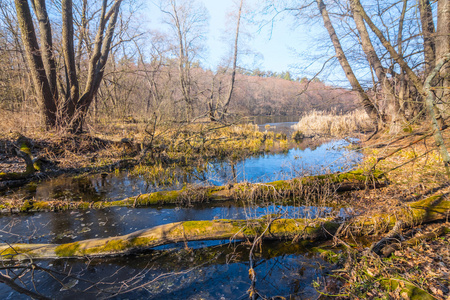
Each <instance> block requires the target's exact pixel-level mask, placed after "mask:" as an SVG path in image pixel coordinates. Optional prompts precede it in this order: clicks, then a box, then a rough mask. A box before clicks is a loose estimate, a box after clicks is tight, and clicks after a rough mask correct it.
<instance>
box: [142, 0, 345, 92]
mask: <svg viewBox="0 0 450 300" xmlns="http://www.w3.org/2000/svg"><path fill="white" fill-rule="evenodd" d="M155 1H157V0H155ZM198 1H199V2H202V3H203V4H204V6H205V7H206V9H207V10H208V12H209V16H210V18H209V31H208V35H207V51H206V52H205V54H204V55H203V59H202V64H203V65H204V66H206V67H208V68H211V69H214V68H215V67H217V66H218V65H219V64H220V62H221V61H222V60H223V59H224V57H226V56H227V54H228V55H229V54H230V53H231V52H230V51H231V50H230V49H231V48H232V43H233V41H232V38H233V35H234V29H235V26H236V24H235V19H233V18H230V17H227V15H229V14H230V12H233V11H234V13H236V12H237V4H238V3H237V1H238V0H198ZM262 2H264V1H261V0H245V3H246V7H247V13H246V14H245V16H244V17H245V18H247V19H248V18H252V12H256V11H257V10H258V9H261V3H262ZM155 3H157V2H154V3H153V4H150V6H149V10H150V11H151V12H150V15H151V19H152V22H151V25H150V26H151V27H153V28H155V27H158V26H161V25H160V24H161V23H160V20H161V19H162V18H163V16H162V14H161V13H160V11H159V8H158V6H157V5H156V4H155ZM256 18H257V20H253V22H251V23H249V22H246V21H244V23H243V28H242V34H241V36H240V42H241V43H240V52H241V53H240V57H239V61H238V65H239V66H241V67H244V68H247V69H255V68H259V69H261V70H265V71H273V72H278V73H279V72H283V71H290V72H291V74H293V75H294V76H299V77H303V76H307V77H309V78H311V77H312V75H313V74H315V73H316V72H317V71H318V70H319V69H320V68H321V67H322V64H321V63H313V64H312V65H311V66H308V65H309V64H310V63H311V59H309V58H307V57H306V56H307V55H311V54H314V53H315V52H316V51H315V50H314V49H315V48H314V45H315V44H316V43H317V38H318V37H325V38H327V39H329V38H328V37H327V36H326V35H323V32H324V29H323V27H322V26H320V24H317V25H316V26H314V27H311V26H305V27H300V28H294V26H293V25H295V24H293V23H295V22H296V20H295V19H293V18H292V17H288V16H287V15H286V14H285V15H283V14H281V15H280V16H279V17H278V18H277V19H276V20H275V22H273V23H271V22H270V21H269V20H270V18H268V17H266V18H265V23H264V22H261V20H262V18H263V17H261V15H260V14H259V15H258V16H257V17H256ZM263 24H265V25H263ZM226 30H228V32H227V34H224V31H226ZM224 35H226V36H228V42H227V43H226V42H224ZM244 52H245V53H246V54H245V53H244ZM328 52H329V53H330V56H332V55H333V54H334V53H333V51H331V52H330V51H328ZM327 58H328V57H327ZM308 59H309V60H308ZM324 60H326V58H325V59H323V60H322V61H324ZM307 66H308V68H307V69H306V70H305V68H306V67H307ZM336 69H337V68H336ZM339 72H340V70H336V72H334V74H333V75H331V76H326V75H322V76H319V77H326V78H325V80H327V81H333V80H338V81H339V80H341V79H342V77H341V76H340V74H339ZM321 79H324V78H321ZM344 84H345V83H344Z"/></svg>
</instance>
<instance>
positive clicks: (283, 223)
mask: <svg viewBox="0 0 450 300" xmlns="http://www.w3.org/2000/svg"><path fill="white" fill-rule="evenodd" d="M449 212H450V201H449V200H448V199H447V198H446V197H445V196H442V195H440V196H433V197H430V198H427V199H424V200H421V201H417V202H413V203H410V204H409V205H406V206H405V207H403V208H402V209H401V210H399V211H397V212H396V213H395V214H392V215H390V214H379V215H375V216H359V217H356V218H354V219H353V220H350V221H342V220H339V219H331V218H320V219H281V218H279V217H280V216H276V217H274V216H268V217H265V218H261V219H256V220H212V221H185V222H176V223H170V224H165V225H161V226H157V227H154V228H151V229H144V230H140V231H136V232H133V233H130V234H127V235H123V236H115V237H109V238H95V239H89V240H83V241H78V242H73V243H67V244H61V245H56V244H1V245H0V255H1V259H2V260H10V259H15V260H21V259H29V258H34V259H36V258H63V257H65V258H69V257H96V256H101V257H104V256H116V255H125V254H130V253H134V252H139V251H144V250H146V249H150V248H153V247H156V246H161V245H167V244H171V243H177V242H189V241H199V240H222V239H233V240H236V239H237V240H246V239H248V240H253V239H255V238H257V237H258V238H262V239H285V240H294V241H297V240H305V239H307V240H320V239H327V238H331V237H333V235H334V233H336V231H337V230H338V228H339V227H340V226H341V225H342V224H344V222H346V223H348V224H346V225H348V226H347V230H350V231H351V232H352V234H355V235H356V234H357V235H363V234H369V233H379V232H381V231H383V230H384V231H385V230H389V229H392V228H393V227H394V225H395V224H396V223H397V222H398V221H401V222H402V223H403V224H404V226H405V227H409V226H413V225H416V224H420V223H428V222H433V221H436V220H442V219H446V218H448V216H449Z"/></svg>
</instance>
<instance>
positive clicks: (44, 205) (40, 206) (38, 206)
mask: <svg viewBox="0 0 450 300" xmlns="http://www.w3.org/2000/svg"><path fill="white" fill-rule="evenodd" d="M33 209H35V210H50V209H51V205H50V204H49V203H48V202H45V201H38V202H35V203H34V204H33Z"/></svg>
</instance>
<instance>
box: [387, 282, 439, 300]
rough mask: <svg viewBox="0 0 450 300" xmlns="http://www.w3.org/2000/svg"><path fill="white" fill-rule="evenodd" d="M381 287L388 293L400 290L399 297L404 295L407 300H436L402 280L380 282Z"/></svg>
mask: <svg viewBox="0 0 450 300" xmlns="http://www.w3.org/2000/svg"><path fill="white" fill-rule="evenodd" d="M381 285H382V286H383V287H384V288H385V289H386V290H388V291H394V290H396V289H400V293H399V294H400V295H404V294H405V293H406V294H407V295H408V297H407V299H411V300H435V299H436V298H435V297H433V296H432V295H430V294H429V293H427V292H426V291H425V290H423V289H421V288H419V287H417V286H415V285H414V284H412V283H410V282H409V281H406V280H404V279H402V278H390V279H383V280H381Z"/></svg>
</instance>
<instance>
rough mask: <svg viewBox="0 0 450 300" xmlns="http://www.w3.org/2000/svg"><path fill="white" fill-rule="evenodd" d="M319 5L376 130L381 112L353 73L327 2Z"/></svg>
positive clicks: (338, 53)
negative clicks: (332, 21)
mask: <svg viewBox="0 0 450 300" xmlns="http://www.w3.org/2000/svg"><path fill="white" fill-rule="evenodd" d="M316 2H317V6H318V7H319V11H320V13H321V15H322V18H323V22H324V24H325V28H326V29H327V31H328V34H329V35H330V39H331V41H332V43H333V46H334V49H335V51H336V57H337V58H338V60H339V63H340V64H341V67H342V69H343V70H344V72H345V76H346V77H347V79H348V81H349V82H350V85H351V86H352V88H353V90H355V91H356V92H357V93H358V96H359V98H360V100H361V103H362V104H363V106H364V110H365V111H366V113H367V114H368V115H369V117H370V119H371V120H372V122H373V124H374V127H375V131H376V132H377V131H378V125H379V124H378V123H379V119H380V117H379V113H378V110H377V108H376V107H375V105H374V104H373V103H372V101H371V100H370V99H369V96H368V95H367V94H366V93H365V92H364V90H363V88H362V87H361V85H360V84H359V81H358V79H357V78H356V76H355V74H354V73H353V70H352V68H351V66H350V64H349V62H348V60H347V57H346V56H345V53H344V50H342V46H341V43H340V41H339V38H338V36H337V34H336V31H335V30H334V27H333V24H332V23H331V20H330V17H329V16H328V11H327V9H326V6H325V3H324V2H323V0H316Z"/></svg>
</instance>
